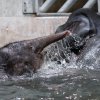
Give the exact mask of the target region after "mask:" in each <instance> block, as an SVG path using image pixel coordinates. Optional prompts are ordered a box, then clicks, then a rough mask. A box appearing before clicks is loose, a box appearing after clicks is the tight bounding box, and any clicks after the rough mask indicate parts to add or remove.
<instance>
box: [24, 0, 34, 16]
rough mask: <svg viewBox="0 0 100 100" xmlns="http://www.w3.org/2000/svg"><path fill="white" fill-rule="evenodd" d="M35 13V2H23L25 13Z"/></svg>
mask: <svg viewBox="0 0 100 100" xmlns="http://www.w3.org/2000/svg"><path fill="white" fill-rule="evenodd" d="M34 12H35V0H23V13H24V14H31V13H34Z"/></svg>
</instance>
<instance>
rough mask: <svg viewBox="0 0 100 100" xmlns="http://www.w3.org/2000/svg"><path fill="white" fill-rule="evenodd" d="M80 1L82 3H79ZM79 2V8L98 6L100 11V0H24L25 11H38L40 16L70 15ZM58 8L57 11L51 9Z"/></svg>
mask: <svg viewBox="0 0 100 100" xmlns="http://www.w3.org/2000/svg"><path fill="white" fill-rule="evenodd" d="M59 2H64V3H63V4H62V5H61V6H60V7H58V8H57V7H56V6H57V3H58V4H59ZM79 2H80V3H79ZM78 3H79V5H81V6H79V5H78V6H79V8H91V9H92V8H93V7H94V6H95V7H96V9H97V11H98V12H100V0H62V1H60V0H23V13H24V14H30V13H36V15H40V16H50V15H53V16H58V15H62V16H63V15H69V13H71V11H70V10H71V9H73V7H74V8H75V9H79V8H77V4H78ZM52 6H55V7H54V8H57V10H56V12H54V11H51V10H50V9H53V7H52Z"/></svg>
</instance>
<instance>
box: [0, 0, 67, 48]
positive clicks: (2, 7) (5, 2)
mask: <svg viewBox="0 0 100 100" xmlns="http://www.w3.org/2000/svg"><path fill="white" fill-rule="evenodd" d="M22 9H23V8H22V0H0V47H1V46H3V45H5V44H8V43H10V42H14V41H19V40H25V39H32V38H36V37H40V36H44V35H48V34H51V33H54V31H55V30H56V28H57V27H58V26H59V25H61V24H63V23H65V21H66V20H67V17H34V16H33V15H30V16H25V15H24V14H23V13H22Z"/></svg>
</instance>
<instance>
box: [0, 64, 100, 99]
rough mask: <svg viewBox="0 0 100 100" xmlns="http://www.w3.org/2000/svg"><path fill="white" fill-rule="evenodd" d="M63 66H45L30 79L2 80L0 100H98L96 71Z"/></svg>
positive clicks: (5, 78)
mask: <svg viewBox="0 0 100 100" xmlns="http://www.w3.org/2000/svg"><path fill="white" fill-rule="evenodd" d="M63 64H64V63H63ZM63 64H62V65H57V64H55V63H54V62H51V63H50V62H48V63H46V64H44V65H43V66H42V68H41V69H39V70H38V72H37V73H36V74H34V75H33V76H31V77H24V76H20V77H12V78H11V79H9V78H7V76H6V75H5V76H2V78H1V79H0V100H100V77H99V76H100V75H99V74H100V73H99V72H98V71H93V70H92V69H79V68H78V67H77V66H75V65H74V63H73V64H72V65H71V66H68V65H67V66H66V67H65V66H64V65H63Z"/></svg>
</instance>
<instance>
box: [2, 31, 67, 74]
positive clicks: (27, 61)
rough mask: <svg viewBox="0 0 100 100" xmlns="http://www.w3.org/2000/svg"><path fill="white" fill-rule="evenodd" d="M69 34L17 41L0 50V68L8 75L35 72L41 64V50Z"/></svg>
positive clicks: (62, 33)
mask: <svg viewBox="0 0 100 100" xmlns="http://www.w3.org/2000/svg"><path fill="white" fill-rule="evenodd" d="M66 34H69V32H68V31H64V32H61V33H60V34H53V35H49V36H45V37H41V38H36V39H31V40H24V41H18V42H14V43H10V44H8V45H6V46H4V47H2V48H0V66H1V68H4V70H5V72H6V73H8V74H10V75H22V74H24V73H30V72H36V70H37V69H38V68H40V66H41V64H42V62H43V52H42V51H43V49H44V48H45V47H46V46H48V45H50V44H51V43H53V42H56V41H58V40H60V39H62V38H64V37H65V36H66Z"/></svg>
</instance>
